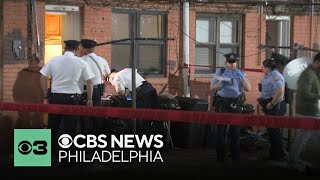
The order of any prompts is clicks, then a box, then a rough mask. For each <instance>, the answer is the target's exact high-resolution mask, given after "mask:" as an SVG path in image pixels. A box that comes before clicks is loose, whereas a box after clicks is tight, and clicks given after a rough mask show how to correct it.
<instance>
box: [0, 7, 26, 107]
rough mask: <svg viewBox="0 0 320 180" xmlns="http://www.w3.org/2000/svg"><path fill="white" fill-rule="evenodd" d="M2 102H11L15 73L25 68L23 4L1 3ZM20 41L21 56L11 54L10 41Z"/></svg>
mask: <svg viewBox="0 0 320 180" xmlns="http://www.w3.org/2000/svg"><path fill="white" fill-rule="evenodd" d="M3 24H4V26H3V31H4V32H3V58H2V61H3V82H2V83H3V100H4V101H9V100H12V86H13V84H14V82H15V80H16V76H17V72H18V71H19V70H21V69H22V68H24V67H26V62H27V61H26V58H27V46H26V45H27V5H26V3H24V2H21V1H20V2H18V1H4V2H3ZM13 40H21V41H22V47H23V52H24V53H23V56H22V57H21V59H18V58H16V57H15V56H14V54H13V53H12V41H13Z"/></svg>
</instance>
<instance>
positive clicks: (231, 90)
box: [211, 67, 247, 98]
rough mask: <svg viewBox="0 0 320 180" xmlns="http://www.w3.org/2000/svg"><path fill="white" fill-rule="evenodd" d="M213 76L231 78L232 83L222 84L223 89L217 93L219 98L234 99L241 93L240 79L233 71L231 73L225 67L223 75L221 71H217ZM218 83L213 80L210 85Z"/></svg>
mask: <svg viewBox="0 0 320 180" xmlns="http://www.w3.org/2000/svg"><path fill="white" fill-rule="evenodd" d="M238 70H239V69H238ZM215 74H216V75H217V76H221V77H227V78H231V80H232V83H227V82H223V87H222V88H221V89H220V90H219V91H218V92H217V94H218V95H219V96H221V97H225V98H236V97H238V96H239V95H240V94H241V93H242V92H243V90H242V82H241V79H240V77H239V75H237V74H236V73H235V70H234V71H231V70H229V69H228V68H227V67H225V71H224V73H222V74H221V69H219V70H217V71H216V73H215ZM245 78H247V77H245ZM218 82H219V81H218V80H217V79H215V78H213V79H212V80H211V84H216V83H218Z"/></svg>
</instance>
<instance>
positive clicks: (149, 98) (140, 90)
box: [109, 68, 164, 135]
mask: <svg viewBox="0 0 320 180" xmlns="http://www.w3.org/2000/svg"><path fill="white" fill-rule="evenodd" d="M109 81H110V83H111V84H112V85H113V86H114V87H115V90H116V92H117V93H118V94H120V95H127V94H128V93H129V95H131V94H130V93H131V91H132V69H131V68H124V69H123V70H121V71H119V72H117V71H116V70H115V69H113V70H111V74H110V76H109ZM136 87H137V88H136V92H137V100H136V101H137V107H138V108H158V107H159V103H158V95H157V91H156V89H155V88H154V87H153V86H152V84H150V83H149V82H148V81H146V80H145V79H144V78H143V77H142V76H141V75H140V74H139V73H138V72H137V70H136ZM163 125H164V124H163V122H161V121H140V120H138V121H137V131H138V132H139V133H141V134H147V135H149V134H151V133H155V132H154V130H155V129H157V130H159V131H163V128H164V126H163ZM160 133H163V132H160Z"/></svg>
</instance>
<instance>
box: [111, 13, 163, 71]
mask: <svg viewBox="0 0 320 180" xmlns="http://www.w3.org/2000/svg"><path fill="white" fill-rule="evenodd" d="M112 13H120V14H124V13H125V14H129V22H128V23H129V28H130V30H129V32H131V31H133V33H135V35H136V37H137V38H139V37H140V34H139V32H140V20H141V17H142V16H144V15H160V16H161V18H162V22H161V37H160V38H166V35H167V23H166V22H167V14H168V12H167V11H161V10H137V9H118V8H114V9H112ZM135 14H137V16H135ZM132 28H133V29H132ZM131 37H132V33H129V37H128V38H131ZM113 40H117V39H113ZM114 45H128V46H129V47H130V54H129V56H130V57H132V55H133V52H132V43H131V40H128V41H123V42H119V43H117V44H112V46H114ZM136 45H137V46H136V52H135V53H137V54H136V57H137V61H136V67H137V69H138V72H139V73H143V71H141V70H140V63H141V61H140V58H139V57H140V47H142V46H146V45H159V46H160V52H163V53H160V57H159V59H160V66H159V68H161V72H159V73H151V74H148V77H164V76H165V75H166V68H165V67H166V63H167V62H166V57H167V49H166V47H167V42H166V41H165V40H141V41H139V40H138V41H136ZM111 48H112V47H111ZM111 53H112V49H111ZM111 56H112V55H111ZM129 67H132V60H131V59H129Z"/></svg>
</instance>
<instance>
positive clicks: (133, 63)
mask: <svg viewBox="0 0 320 180" xmlns="http://www.w3.org/2000/svg"><path fill="white" fill-rule="evenodd" d="M134 19H135V23H133V24H134V25H133V26H134V27H133V28H132V31H131V44H132V46H131V53H132V54H131V66H132V68H131V70H132V71H131V79H132V81H131V82H132V91H131V98H132V108H136V107H137V103H136V102H137V95H136V94H137V92H136V69H137V65H136V61H137V53H136V50H137V42H136V41H137V40H136V38H137V37H136V34H137V33H136V29H137V27H136V26H137V25H138V12H135V14H134ZM132 131H133V134H135V133H136V132H137V122H136V119H135V118H134V119H132Z"/></svg>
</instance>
